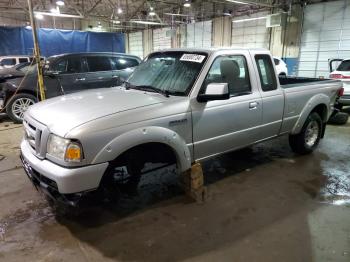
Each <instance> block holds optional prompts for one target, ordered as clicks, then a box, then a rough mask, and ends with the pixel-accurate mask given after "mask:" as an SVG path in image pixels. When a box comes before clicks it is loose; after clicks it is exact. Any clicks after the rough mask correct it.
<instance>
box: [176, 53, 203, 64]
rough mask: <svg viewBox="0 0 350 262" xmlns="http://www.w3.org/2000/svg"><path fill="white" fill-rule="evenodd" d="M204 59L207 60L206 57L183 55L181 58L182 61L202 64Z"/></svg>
mask: <svg viewBox="0 0 350 262" xmlns="http://www.w3.org/2000/svg"><path fill="white" fill-rule="evenodd" d="M204 59H205V56H204V55H197V54H183V55H182V57H181V58H180V61H187V62H195V63H202V62H203V60H204Z"/></svg>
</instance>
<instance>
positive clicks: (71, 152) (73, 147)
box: [65, 143, 82, 162]
mask: <svg viewBox="0 0 350 262" xmlns="http://www.w3.org/2000/svg"><path fill="white" fill-rule="evenodd" d="M81 159H82V153H81V147H80V146H79V145H78V144H73V143H71V144H69V145H68V147H67V149H66V154H65V160H66V161H67V162H81Z"/></svg>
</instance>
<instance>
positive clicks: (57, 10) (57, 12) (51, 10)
mask: <svg viewBox="0 0 350 262" xmlns="http://www.w3.org/2000/svg"><path fill="white" fill-rule="evenodd" d="M50 12H51V13H52V14H59V13H60V9H59V7H58V6H56V8H54V7H53V8H51V9H50Z"/></svg>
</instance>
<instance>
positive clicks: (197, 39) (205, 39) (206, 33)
mask: <svg viewBox="0 0 350 262" xmlns="http://www.w3.org/2000/svg"><path fill="white" fill-rule="evenodd" d="M211 37H212V21H202V22H197V23H193V24H188V25H187V26H186V40H185V41H184V47H197V48H198V47H204V48H205V47H211Z"/></svg>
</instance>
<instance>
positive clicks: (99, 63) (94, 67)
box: [86, 56, 112, 72]
mask: <svg viewBox="0 0 350 262" xmlns="http://www.w3.org/2000/svg"><path fill="white" fill-rule="evenodd" d="M86 60H87V63H88V67H89V72H99V71H110V70H112V65H111V61H110V60H109V57H106V56H88V57H86Z"/></svg>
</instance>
